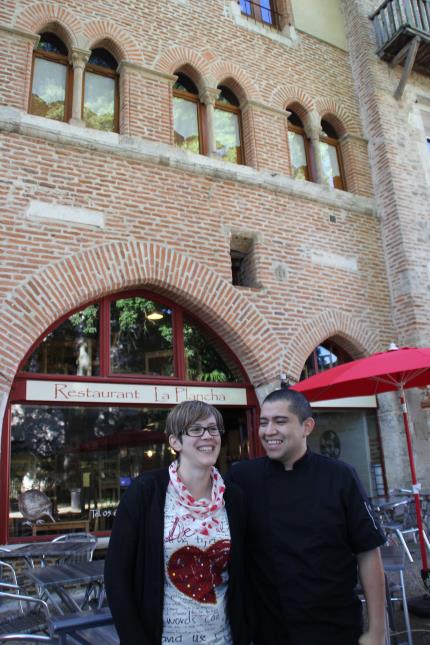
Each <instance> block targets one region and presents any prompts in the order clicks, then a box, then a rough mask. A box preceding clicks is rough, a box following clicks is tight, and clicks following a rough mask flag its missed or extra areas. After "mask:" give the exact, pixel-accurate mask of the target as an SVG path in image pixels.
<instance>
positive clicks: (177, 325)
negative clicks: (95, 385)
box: [20, 293, 244, 383]
mask: <svg viewBox="0 0 430 645" xmlns="http://www.w3.org/2000/svg"><path fill="white" fill-rule="evenodd" d="M101 319H103V321H104V323H103V324H102V322H101ZM20 373H22V374H27V375H31V374H38V375H43V374H47V375H48V374H52V375H61V376H83V377H98V376H102V377H107V376H110V375H118V376H120V375H124V376H129V375H130V376H131V375H135V376H136V377H139V378H146V377H164V378H169V379H170V378H180V379H186V380H190V381H199V382H205V383H208V382H209V383H210V382H213V383H220V382H240V381H243V379H244V373H243V371H242V368H241V367H240V366H239V364H238V362H237V359H235V358H234V357H233V355H232V354H231V353H230V352H229V351H228V350H227V348H225V346H224V344H223V343H222V342H221V341H220V340H219V339H217V337H216V335H215V334H213V333H212V332H211V331H210V330H209V329H207V328H206V327H205V326H204V325H203V324H201V323H199V322H198V321H197V320H194V319H193V318H191V317H190V316H188V315H187V314H186V312H184V311H183V310H182V309H181V308H180V307H178V306H176V305H174V304H172V303H170V302H168V301H164V300H159V299H157V298H153V297H151V296H150V294H146V293H139V294H138V295H131V296H129V297H119V296H116V297H112V296H111V297H106V298H104V299H103V300H101V301H99V302H97V303H93V304H90V305H88V306H87V307H84V308H83V309H80V310H79V311H77V312H75V313H74V314H72V315H69V316H68V317H67V318H65V319H64V320H63V321H62V322H61V323H60V324H58V325H56V326H55V327H53V328H52V329H51V330H49V331H48V333H47V334H45V335H44V337H43V338H42V339H41V341H39V343H38V344H37V346H36V348H35V349H33V351H32V352H31V354H30V356H29V357H28V358H27V359H26V360H25V361H24V362H23V365H22V368H21V370H20Z"/></svg>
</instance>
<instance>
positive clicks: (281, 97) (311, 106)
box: [270, 85, 315, 113]
mask: <svg viewBox="0 0 430 645" xmlns="http://www.w3.org/2000/svg"><path fill="white" fill-rule="evenodd" d="M293 103H295V104H298V105H301V106H302V108H303V110H304V111H305V112H306V113H309V112H312V111H313V110H315V103H314V100H313V98H312V97H311V96H310V95H309V94H306V92H304V91H303V90H302V89H301V88H300V87H297V86H295V85H291V86H290V87H278V88H277V89H276V90H275V91H274V92H273V93H272V96H271V98H270V105H271V106H272V107H274V108H277V109H278V110H286V109H287V108H288V106H289V105H292V104H293Z"/></svg>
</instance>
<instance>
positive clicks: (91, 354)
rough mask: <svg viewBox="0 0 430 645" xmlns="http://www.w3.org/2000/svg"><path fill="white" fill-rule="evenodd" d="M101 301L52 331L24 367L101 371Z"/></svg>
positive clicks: (48, 370) (45, 371)
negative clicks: (99, 336) (99, 340)
mask: <svg viewBox="0 0 430 645" xmlns="http://www.w3.org/2000/svg"><path fill="white" fill-rule="evenodd" d="M98 335H99V305H97V304H94V305H90V306H89V307H86V308H85V309H82V310H81V311H78V312H77V313H75V314H73V315H72V316H70V317H69V318H68V319H67V320H66V321H65V322H63V323H62V324H61V325H60V326H59V327H57V328H56V329H54V330H53V331H51V332H49V334H47V335H46V336H45V338H44V339H43V340H42V342H41V343H40V345H39V346H38V348H37V349H36V350H35V351H34V352H33V354H32V355H31V356H30V358H29V359H28V361H27V363H26V364H25V365H24V367H23V371H24V372H33V373H37V374H76V375H77V376H96V375H98V373H99V344H98Z"/></svg>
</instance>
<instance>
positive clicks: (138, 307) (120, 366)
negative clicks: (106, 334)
mask: <svg viewBox="0 0 430 645" xmlns="http://www.w3.org/2000/svg"><path fill="white" fill-rule="evenodd" d="M111 371H112V372H113V373H116V374H148V375H153V376H173V375H174V362H173V327H172V310H171V309H169V308H168V307H164V306H163V305H161V304H159V303H157V302H154V301H153V300H148V299H147V298H142V297H135V298H125V299H120V300H116V301H115V302H113V303H112V304H111Z"/></svg>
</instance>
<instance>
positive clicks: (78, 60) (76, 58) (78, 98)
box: [69, 47, 91, 128]
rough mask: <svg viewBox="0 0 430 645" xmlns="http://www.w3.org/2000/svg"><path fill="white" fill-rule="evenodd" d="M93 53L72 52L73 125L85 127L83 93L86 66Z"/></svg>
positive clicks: (70, 121)
mask: <svg viewBox="0 0 430 645" xmlns="http://www.w3.org/2000/svg"><path fill="white" fill-rule="evenodd" d="M90 56H91V51H89V50H88V49H79V47H72V50H71V52H70V61H71V63H72V65H73V101H72V116H71V118H70V119H69V123H70V124H71V125H77V126H79V127H83V128H84V127H85V122H84V121H83V120H82V93H83V79H84V70H85V65H86V64H87V63H88V61H89V58H90Z"/></svg>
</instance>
